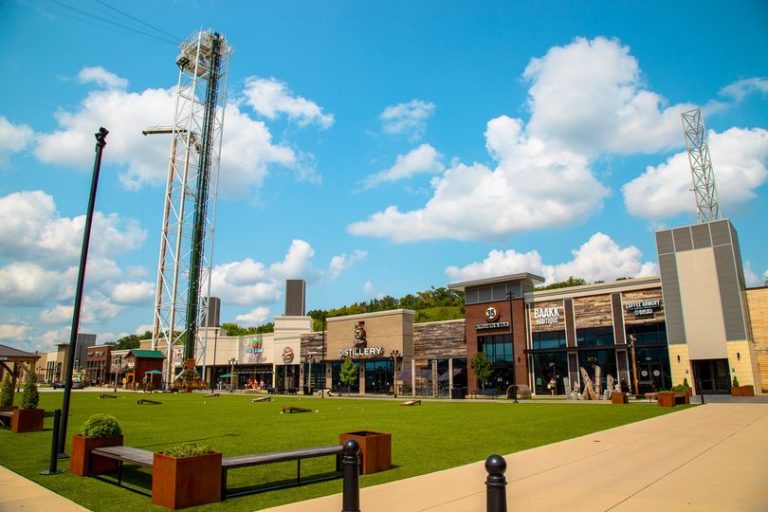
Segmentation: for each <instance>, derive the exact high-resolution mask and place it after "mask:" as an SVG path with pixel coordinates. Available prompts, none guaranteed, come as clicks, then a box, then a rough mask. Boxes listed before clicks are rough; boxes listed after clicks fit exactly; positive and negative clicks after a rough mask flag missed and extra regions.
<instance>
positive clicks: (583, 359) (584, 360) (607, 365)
mask: <svg viewBox="0 0 768 512" xmlns="http://www.w3.org/2000/svg"><path fill="white" fill-rule="evenodd" d="M598 366H599V367H600V389H601V390H604V389H605V386H606V384H607V379H608V375H612V376H613V379H614V382H616V380H617V379H618V372H617V371H616V351H615V350H614V349H612V348H611V349H602V350H582V351H580V352H579V373H581V368H584V369H585V370H587V374H588V375H589V378H590V379H592V382H593V383H595V381H596V379H595V376H596V373H597V372H596V367H598ZM582 385H583V383H582Z"/></svg>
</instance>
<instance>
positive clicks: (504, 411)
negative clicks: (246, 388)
mask: <svg viewBox="0 0 768 512" xmlns="http://www.w3.org/2000/svg"><path fill="white" fill-rule="evenodd" d="M117 394H118V395H119V398H118V399H100V398H99V393H93V392H83V391H75V392H73V393H72V400H71V405H70V420H69V428H68V436H67V437H69V438H70V440H69V441H68V443H67V450H69V443H71V434H74V433H77V431H78V430H79V428H80V425H82V424H83V422H84V421H85V420H86V419H87V418H88V417H89V416H90V415H91V414H94V413H107V414H111V415H113V416H115V417H116V418H117V419H118V421H119V422H120V425H121V426H122V428H123V433H124V436H125V440H124V443H125V444H126V445H129V446H135V447H139V448H143V449H147V450H153V451H155V450H159V449H163V448H166V447H168V446H171V445H174V444H178V443H181V442H186V441H197V442H200V443H203V444H208V445H210V446H211V448H213V449H215V450H217V451H221V452H222V453H223V454H224V456H225V457H229V456H233V455H244V454H256V453H267V452H273V451H282V450H293V449H298V448H309V447H317V446H326V445H331V444H336V443H338V439H339V434H340V433H341V432H351V431H358V430H373V431H381V432H390V433H391V434H392V463H393V465H394V467H393V468H392V469H390V470H388V471H384V472H381V473H377V474H373V475H367V476H362V477H361V479H360V484H361V486H368V485H374V484H379V483H382V482H388V481H392V480H399V479H402V478H407V477H411V476H416V475H420V474H424V473H430V472H433V471H437V470H440V469H446V468H450V467H454V466H458V465H462V464H467V463H470V462H475V461H478V460H483V459H485V458H486V457H487V456H489V455H491V454H493V453H499V454H507V453H512V452H515V451H518V450H524V449H527V448H532V447H535V446H541V445H544V444H549V443H553V442H557V441H561V440H564V439H569V438H573V437H577V436H581V435H585V434H588V433H591V432H595V431H598V430H604V429H607V428H611V427H616V426H619V425H624V424H627V423H632V422H635V421H639V420H644V419H647V418H652V417H654V416H658V415H661V414H665V413H668V412H671V411H673V409H667V408H661V407H657V406H655V404H653V405H646V404H636V405H630V406H623V407H613V406H610V405H604V404H573V403H562V402H559V403H550V404H535V403H521V404H512V403H510V402H509V401H507V400H498V401H496V402H494V403H486V402H475V401H469V400H463V401H453V402H438V401H434V402H433V401H423V402H422V405H421V406H415V407H400V406H399V405H398V404H399V401H396V400H391V399H390V400H363V399H346V398H345V399H339V398H324V399H321V398H317V397H311V398H310V397H282V396H280V397H275V398H274V399H273V401H271V402H263V403H253V402H251V399H252V398H253V395H240V394H227V393H222V394H221V396H219V397H210V396H205V395H204V394H200V393H189V394H159V393H156V394H152V395H143V394H137V393H127V392H120V393H117ZM18 398H19V397H17V400H18ZM142 398H151V399H153V400H157V401H160V402H162V404H161V405H139V404H138V403H137V402H138V400H140V399H142ZM61 402H62V393H61V392H55V393H53V392H52V393H47V392H45V393H41V400H40V407H42V408H44V409H45V410H46V419H45V430H44V431H43V432H35V433H26V434H13V433H11V432H10V430H8V429H1V430H0V464H2V465H3V466H5V467H7V468H9V469H11V470H13V471H15V472H17V473H19V474H21V475H23V476H24V477H26V478H29V479H31V480H34V481H35V482H38V483H40V484H41V485H43V486H45V487H47V488H49V489H51V490H53V491H54V492H56V493H59V494H61V495H63V496H66V497H67V498H69V499H71V500H73V501H75V502H77V503H79V504H81V505H83V506H84V507H86V508H89V509H91V510H93V511H97V512H100V511H113V510H114V511H120V512H126V511H132V510H151V509H157V510H164V509H162V508H159V507H153V506H152V505H151V500H150V498H149V497H147V496H144V495H142V494H139V493H137V492H135V491H132V490H130V489H128V488H124V487H118V486H117V485H113V484H111V483H109V482H108V481H104V480H102V479H96V478H81V477H77V476H74V475H72V474H71V473H69V472H65V473H63V474H60V475H55V476H41V475H40V474H39V473H40V471H42V470H45V469H47V468H48V461H49V455H50V443H51V428H52V424H53V418H52V417H53V409H56V408H60V407H61ZM287 406H296V407H304V408H309V409H311V410H312V411H313V412H312V413H307V414H281V410H282V408H283V407H287ZM59 467H60V468H61V469H68V467H69V461H68V460H62V461H60V462H59ZM301 468H302V478H304V477H311V476H312V475H322V474H325V473H328V472H330V471H331V470H332V469H333V468H334V461H333V460H332V458H328V457H323V458H319V459H310V460H305V461H302V463H301ZM295 472H296V464H295V463H294V462H290V463H281V464H270V465H266V466H257V467H253V468H246V469H238V470H234V471H230V472H229V475H228V487H229V488H230V489H245V488H250V487H254V486H259V485H266V484H269V483H276V482H277V483H279V482H281V481H284V480H285V481H288V480H290V479H292V478H295ZM123 478H124V483H125V484H126V486H128V487H133V488H134V489H137V490H140V491H144V492H150V490H151V478H150V472H149V470H147V469H127V470H126V471H125V474H124V477H123ZM106 479H111V477H107V478H106ZM112 480H113V481H116V480H114V479H112ZM337 492H341V480H340V479H336V480H330V481H325V482H318V483H312V484H307V485H302V486H299V487H286V488H283V489H278V490H270V491H266V492H261V493H258V494H252V495H249V496H241V497H235V498H229V499H227V500H226V501H224V502H221V503H218V504H212V505H207V506H203V507H197V508H195V509H194V510H224V509H225V508H226V510H228V511H230V510H231V511H240V510H243V511H245V510H249V511H250V510H259V509H262V508H267V507H271V506H275V505H279V504H283V503H289V502H294V501H300V500H305V499H309V498H314V497H318V496H324V495H327V494H334V493H337ZM190 510H192V509H190Z"/></svg>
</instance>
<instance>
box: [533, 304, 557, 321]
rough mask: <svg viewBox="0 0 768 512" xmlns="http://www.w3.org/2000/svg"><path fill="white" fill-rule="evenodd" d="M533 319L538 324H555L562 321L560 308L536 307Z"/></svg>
mask: <svg viewBox="0 0 768 512" xmlns="http://www.w3.org/2000/svg"><path fill="white" fill-rule="evenodd" d="M533 320H534V323H535V324H536V325H555V324H556V323H558V322H560V308H558V307H557V306H554V307H551V308H534V309H533Z"/></svg>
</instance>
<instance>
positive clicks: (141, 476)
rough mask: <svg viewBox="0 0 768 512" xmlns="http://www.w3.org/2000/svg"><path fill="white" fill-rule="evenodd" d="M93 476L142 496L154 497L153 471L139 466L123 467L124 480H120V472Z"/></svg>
mask: <svg viewBox="0 0 768 512" xmlns="http://www.w3.org/2000/svg"><path fill="white" fill-rule="evenodd" d="M93 478H95V479H96V480H100V481H102V482H106V483H108V484H112V485H116V486H118V487H121V488H123V489H125V490H127V491H131V492H134V493H136V494H141V495H142V496H149V497H152V473H149V472H147V471H146V470H142V469H141V468H140V467H138V466H127V467H123V469H122V481H120V473H119V472H114V473H104V474H101V475H93Z"/></svg>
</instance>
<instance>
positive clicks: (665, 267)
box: [659, 253, 686, 345]
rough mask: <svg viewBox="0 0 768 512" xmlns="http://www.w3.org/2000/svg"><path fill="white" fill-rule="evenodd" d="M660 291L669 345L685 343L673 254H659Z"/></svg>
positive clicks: (681, 306) (681, 304) (678, 284)
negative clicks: (662, 297) (662, 298)
mask: <svg viewBox="0 0 768 512" xmlns="http://www.w3.org/2000/svg"><path fill="white" fill-rule="evenodd" d="M659 271H660V273H661V291H662V295H663V296H664V316H665V317H666V318H665V320H666V323H667V340H668V343H669V344H670V345H680V344H683V343H686V338H685V323H684V321H683V303H682V300H681V298H680V283H679V281H678V278H677V263H676V261H675V254H674V253H671V254H659Z"/></svg>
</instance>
